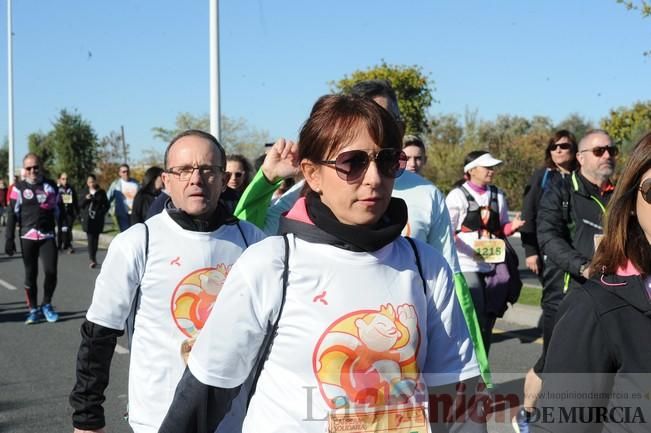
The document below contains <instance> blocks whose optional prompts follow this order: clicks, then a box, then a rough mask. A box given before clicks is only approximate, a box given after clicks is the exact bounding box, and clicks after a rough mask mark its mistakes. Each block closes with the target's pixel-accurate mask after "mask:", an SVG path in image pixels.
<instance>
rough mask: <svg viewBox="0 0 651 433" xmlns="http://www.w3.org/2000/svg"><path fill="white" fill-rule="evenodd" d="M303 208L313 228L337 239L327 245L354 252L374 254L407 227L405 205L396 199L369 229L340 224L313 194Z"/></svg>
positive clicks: (307, 198)
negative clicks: (372, 252) (305, 209)
mask: <svg viewBox="0 0 651 433" xmlns="http://www.w3.org/2000/svg"><path fill="white" fill-rule="evenodd" d="M306 208H307V214H308V216H309V217H310V220H312V222H313V223H314V225H315V226H316V227H318V228H319V229H320V230H322V231H323V232H325V234H327V235H330V236H332V237H333V238H334V239H335V240H336V241H334V242H328V243H331V244H332V245H335V246H337V247H339V248H344V249H347V250H351V251H356V252H371V251H377V250H379V249H380V248H382V247H384V246H385V245H388V244H390V243H391V242H393V241H394V240H395V239H397V238H398V237H399V236H400V233H401V232H402V229H403V228H404V227H405V225H406V224H407V205H406V204H405V202H404V201H402V200H401V199H398V198H395V197H393V198H391V202H390V203H389V207H388V208H387V211H386V212H385V213H384V215H383V216H382V218H380V220H379V221H378V222H377V223H375V224H373V225H372V226H358V225H349V224H343V223H341V222H339V220H338V219H337V217H336V216H335V215H334V214H333V213H332V211H331V210H330V208H329V207H327V206H326V205H324V204H323V202H321V198H320V197H319V196H318V195H317V194H316V193H314V192H310V193H308V194H307V196H306ZM296 235H297V236H298V237H299V238H300V237H301V233H296ZM330 236H328V237H330ZM325 240H326V239H325V238H324V241H325Z"/></svg>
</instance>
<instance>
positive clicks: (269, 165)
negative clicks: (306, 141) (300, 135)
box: [262, 138, 299, 182]
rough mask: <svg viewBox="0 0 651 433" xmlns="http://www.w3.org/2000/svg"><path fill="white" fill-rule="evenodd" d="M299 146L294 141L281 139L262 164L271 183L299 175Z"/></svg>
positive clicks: (263, 171) (263, 170)
mask: <svg viewBox="0 0 651 433" xmlns="http://www.w3.org/2000/svg"><path fill="white" fill-rule="evenodd" d="M298 172H299V170H298V145H297V144H296V142H294V141H292V140H287V139H284V138H279V139H278V140H276V142H275V143H274V145H273V146H272V147H271V149H270V150H269V152H268V153H267V156H266V157H265V159H264V162H263V163H262V173H263V174H264V176H265V177H266V178H267V180H268V181H270V182H277V181H278V180H280V179H284V178H286V177H291V176H296V175H297V174H298Z"/></svg>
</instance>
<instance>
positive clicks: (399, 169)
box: [321, 149, 407, 182]
mask: <svg viewBox="0 0 651 433" xmlns="http://www.w3.org/2000/svg"><path fill="white" fill-rule="evenodd" d="M371 160H373V161H375V164H376V165H377V169H378V171H379V172H380V174H381V175H383V176H385V177H391V178H396V177H398V176H400V175H401V174H402V173H403V172H404V171H405V166H406V165H407V155H405V153H404V152H403V151H402V150H398V149H380V150H379V151H377V152H372V153H370V154H369V153H368V152H366V151H365V150H348V151H346V152H341V153H340V154H339V155H337V157H336V158H335V159H334V160H324V161H321V164H330V165H334V166H335V167H334V168H335V170H336V171H337V175H338V176H339V177H340V178H341V179H343V180H345V181H346V182H353V181H355V180H357V179H359V178H360V177H362V176H363V175H364V173H366V169H367V168H368V166H369V164H370V163H371Z"/></svg>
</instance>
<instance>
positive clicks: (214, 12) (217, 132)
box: [209, 0, 221, 141]
mask: <svg viewBox="0 0 651 433" xmlns="http://www.w3.org/2000/svg"><path fill="white" fill-rule="evenodd" d="M209 14H210V17H209V19H210V133H211V134H212V135H214V136H215V138H217V140H219V141H221V112H220V107H219V105H220V101H219V0H210V12H209Z"/></svg>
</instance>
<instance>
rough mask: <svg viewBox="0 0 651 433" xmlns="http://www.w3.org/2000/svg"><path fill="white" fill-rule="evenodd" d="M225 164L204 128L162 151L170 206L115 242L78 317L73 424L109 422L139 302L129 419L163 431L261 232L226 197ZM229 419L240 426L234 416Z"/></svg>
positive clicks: (95, 427)
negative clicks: (217, 307) (228, 281)
mask: <svg viewBox="0 0 651 433" xmlns="http://www.w3.org/2000/svg"><path fill="white" fill-rule="evenodd" d="M225 164H226V155H225V153H224V149H223V148H222V146H221V145H220V144H219V143H218V141H217V140H216V139H215V138H214V137H213V136H212V135H210V134H208V133H206V132H203V131H198V130H189V131H185V132H183V133H181V134H179V135H177V136H176V137H175V138H174V139H172V141H171V143H170V144H169V146H168V147H167V150H166V151H165V172H164V173H163V174H162V178H163V183H164V184H165V189H166V190H167V193H168V194H169V196H170V200H169V201H168V202H167V204H166V208H165V209H164V211H163V212H161V213H159V214H157V215H155V216H153V217H151V218H150V219H148V220H147V221H146V222H145V223H144V224H136V225H134V226H132V227H131V228H129V229H128V230H126V231H125V232H123V233H120V234H119V235H118V236H116V237H115V239H114V240H113V241H112V242H111V245H110V246H109V250H108V252H107V255H106V258H105V260H104V263H103V265H102V270H101V272H100V274H99V276H98V277H97V281H96V282H95V289H94V293H93V301H92V304H91V306H90V308H89V310H88V313H87V314H86V320H85V321H84V323H83V324H82V326H81V335H82V341H81V345H80V348H79V353H78V355H77V382H76V384H75V386H74V389H73V390H72V393H71V395H70V404H71V405H72V407H73V408H74V413H73V415H72V420H73V426H74V428H75V430H74V431H75V432H77V433H81V432H103V431H104V425H105V419H104V410H103V408H102V402H103V401H104V390H105V388H106V386H107V385H108V377H109V370H110V363H111V357H112V354H113V351H114V350H115V346H116V339H117V337H118V336H120V335H122V334H123V333H124V327H125V320H126V319H127V317H128V316H129V313H130V311H131V309H132V306H134V305H135V308H136V309H135V311H136V313H135V327H134V329H135V330H134V332H133V338H132V339H131V359H130V368H129V423H130V425H131V427H132V429H133V430H134V432H136V433H141V432H156V431H158V428H159V426H160V423H161V422H162V420H163V418H164V416H165V414H166V413H167V409H168V406H169V405H170V403H171V401H172V397H173V396H174V390H175V388H176V384H177V383H178V381H179V380H180V378H181V375H182V374H183V370H184V369H185V360H184V359H185V357H186V356H187V355H188V354H189V351H190V349H191V347H192V344H193V343H194V338H196V336H197V334H198V332H199V331H200V330H201V329H202V328H203V325H204V323H205V322H206V320H207V318H208V316H209V314H210V311H211V310H212V306H213V304H214V302H215V301H217V302H218V297H219V291H220V290H221V287H222V284H223V282H224V279H225V278H226V276H227V274H228V272H229V270H230V268H231V266H232V265H233V263H235V260H237V258H238V257H239V256H240V255H241V254H242V253H243V252H244V250H245V249H246V248H247V247H248V246H249V245H251V244H252V243H255V242H257V241H259V240H260V239H262V238H263V237H264V234H263V233H262V231H260V230H259V229H258V228H256V227H255V226H253V225H252V224H249V223H246V222H240V221H238V220H237V219H236V218H235V217H233V216H232V213H231V212H230V211H229V210H228V209H227V208H226V207H225V205H224V204H223V202H222V201H221V193H222V191H223V189H224V187H225V185H226V183H227V182H228V175H226V174H225V171H224V167H225ZM238 407H239V406H238ZM229 419H230V420H231V421H232V422H233V423H237V422H240V421H241V418H239V417H237V416H231V417H230V418H229ZM224 428H230V429H231V430H225V431H237V427H236V426H233V425H230V427H229V426H228V425H227V426H225V427H224Z"/></svg>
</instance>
